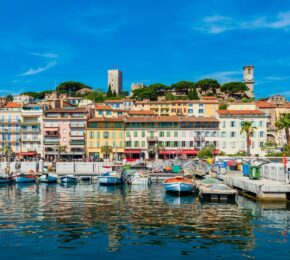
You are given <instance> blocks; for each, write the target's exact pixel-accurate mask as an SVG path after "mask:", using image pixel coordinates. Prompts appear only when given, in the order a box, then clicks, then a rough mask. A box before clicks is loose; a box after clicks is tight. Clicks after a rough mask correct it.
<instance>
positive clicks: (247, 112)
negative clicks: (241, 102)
mask: <svg viewBox="0 0 290 260" xmlns="http://www.w3.org/2000/svg"><path fill="white" fill-rule="evenodd" d="M217 113H218V114H220V115H224V116H225V115H232V116H236V115H247V116H251V115H265V113H263V112H262V111H260V110H218V111H217Z"/></svg>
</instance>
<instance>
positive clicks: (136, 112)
mask: <svg viewBox="0 0 290 260" xmlns="http://www.w3.org/2000/svg"><path fill="white" fill-rule="evenodd" d="M127 113H128V115H154V111H152V110H130V111H128V112H127Z"/></svg>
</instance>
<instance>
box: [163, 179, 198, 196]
mask: <svg viewBox="0 0 290 260" xmlns="http://www.w3.org/2000/svg"><path fill="white" fill-rule="evenodd" d="M163 187H164V189H165V190H166V191H168V192H176V193H179V194H180V193H189V192H193V190H194V188H195V183H194V182H193V180H191V179H188V178H184V177H182V176H176V177H173V178H168V179H166V180H165V181H164V182H163Z"/></svg>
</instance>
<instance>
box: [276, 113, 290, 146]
mask: <svg viewBox="0 0 290 260" xmlns="http://www.w3.org/2000/svg"><path fill="white" fill-rule="evenodd" d="M275 126H276V127H277V129H278V130H283V129H285V135H286V141H287V145H288V146H290V131H289V128H290V113H286V114H281V115H280V117H279V119H278V121H277V122H276V124H275Z"/></svg>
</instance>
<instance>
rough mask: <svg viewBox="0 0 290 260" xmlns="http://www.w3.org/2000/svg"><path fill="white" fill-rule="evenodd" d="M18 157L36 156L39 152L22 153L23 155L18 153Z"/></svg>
mask: <svg viewBox="0 0 290 260" xmlns="http://www.w3.org/2000/svg"><path fill="white" fill-rule="evenodd" d="M17 155H22V156H36V155H37V152H36V151H34V152H22V153H17Z"/></svg>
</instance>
